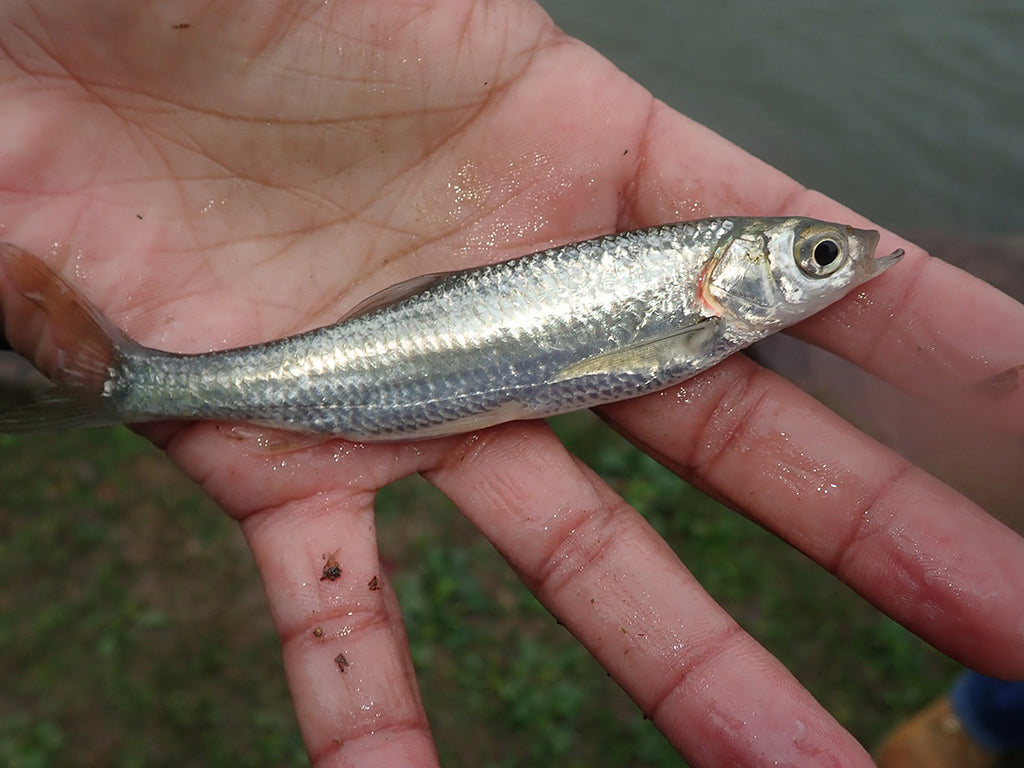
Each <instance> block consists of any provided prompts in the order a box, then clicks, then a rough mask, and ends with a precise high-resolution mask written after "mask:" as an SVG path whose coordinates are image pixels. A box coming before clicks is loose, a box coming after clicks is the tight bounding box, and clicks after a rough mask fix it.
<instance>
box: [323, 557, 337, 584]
mask: <svg viewBox="0 0 1024 768" xmlns="http://www.w3.org/2000/svg"><path fill="white" fill-rule="evenodd" d="M324 561H325V562H324V570H323V573H322V574H321V576H320V581H337V580H338V579H340V578H341V566H340V565H339V564H338V559H337V557H336V556H335V555H324Z"/></svg>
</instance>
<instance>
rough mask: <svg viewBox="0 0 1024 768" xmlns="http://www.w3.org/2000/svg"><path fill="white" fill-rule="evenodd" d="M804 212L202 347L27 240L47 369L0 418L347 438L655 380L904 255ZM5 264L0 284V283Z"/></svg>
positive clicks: (552, 254)
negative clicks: (140, 335) (130, 315)
mask: <svg viewBox="0 0 1024 768" xmlns="http://www.w3.org/2000/svg"><path fill="white" fill-rule="evenodd" d="M877 244H878V233H877V232H874V231H868V230H858V229H854V228H852V227H849V226H845V225H842V224H830V223H826V222H820V221H815V220H812V219H805V218H717V219H706V220H701V221H693V222H684V223H679V224H669V225H665V226H659V227H652V228H649V229H641V230H636V231H633V232H624V233H622V234H617V235H609V236H605V237H598V238H596V239H593V240H587V241H584V242H580V243H574V244H571V245H565V246H561V247H559V248H552V249H550V250H546V251H542V252H539V253H535V254H532V255H529V256H524V257H521V258H517V259H512V260H510V261H505V262H502V263H498V264H491V265H487V266H483V267H478V268H474V269H468V270H464V271H459V272H452V273H446V274H442V275H432V276H426V277H423V278H417V279H414V280H413V281H410V282H408V283H403V284H401V285H399V286H396V287H394V288H392V289H388V290H387V291H385V292H383V293H382V294H380V295H378V296H377V297H374V298H372V299H371V300H369V301H367V302H364V304H363V305H360V307H358V308H357V311H355V312H354V313H352V314H351V315H350V316H349V317H346V318H344V319H342V320H341V321H340V322H338V323H336V324H334V325H330V326H325V327H323V328H318V329H316V330H312V331H308V332H306V333H302V334H299V335H296V336H290V337H288V338H284V339H279V340H277V341H271V342H268V343H264V344H256V345H253V346H248V347H242V348H238V349H230V350H224V351H220V352H211V353H208V354H195V355H181V354H172V353H168V352H161V351H158V350H155V349H149V348H146V347H143V346H141V345H140V344H137V343H136V342H134V341H132V340H131V339H129V338H128V337H127V336H126V335H124V334H123V333H121V332H120V331H118V330H117V329H116V328H115V327H114V326H113V325H112V324H111V323H109V322H108V321H107V320H106V319H105V318H104V317H103V315H101V314H100V312H99V311H98V310H96V309H95V308H94V307H92V305H90V304H89V303H88V302H87V301H86V300H85V299H84V298H82V297H81V296H79V295H78V294H77V292H75V291H74V289H72V288H71V287H70V286H68V285H67V284H66V283H64V282H63V281H62V280H60V278H58V277H57V276H56V275H54V274H53V273H52V272H50V271H49V269H48V268H47V267H45V265H43V263H42V262H41V261H39V260H38V259H36V258H35V257H33V256H31V255H29V254H28V253H26V252H25V251H22V250H21V249H19V248H17V247H15V246H12V245H2V246H0V269H2V275H3V280H2V281H0V288H3V289H5V290H8V291H10V290H14V291H15V292H16V293H17V294H19V295H22V296H26V297H28V298H29V299H30V300H31V301H32V303H33V304H34V305H35V306H36V307H38V308H39V309H41V310H42V311H43V312H44V313H46V319H47V322H48V323H49V324H50V326H51V336H52V338H53V339H54V340H55V341H54V343H55V344H56V346H57V347H58V349H57V350H56V353H55V354H54V353H53V351H52V350H51V354H50V359H51V360H52V361H53V362H52V364H51V365H50V366H43V368H48V369H49V370H48V371H47V372H48V373H49V374H50V377H51V379H52V380H53V382H54V385H53V386H51V387H49V388H46V389H44V390H43V391H42V392H41V393H38V394H36V395H35V396H34V397H33V399H32V400H31V401H30V402H28V403H27V404H21V405H19V406H16V407H14V408H10V409H7V410H5V411H0V431H5V432H19V431H29V430H36V429H45V428H63V427H70V426H83V425H96V424H104V423H113V422H129V423H132V422H143V421H154V420H166V419H189V420H191V419H215V420H233V421H243V422H251V423H254V424H257V425H264V426H269V427H274V428H283V429H288V430H295V431H299V432H309V433H323V434H328V435H339V436H342V437H345V438H348V439H351V440H358V441H370V440H399V439H417V438H425V437H434V436H438V435H446V434H453V433H458V432H466V431H470V430H474V429H478V428H481V427H486V426H491V425H494V424H499V423H501V422H505V421H509V420H512V419H527V418H539V417H544V416H550V415H553V414H557V413H564V412H567V411H572V410H577V409H580V408H587V407H590V406H594V405H600V404H602V403H610V402H614V401H617V400H623V399H626V398H631V397H636V396H637V395H642V394H645V393H648V392H654V391H657V390H660V389H664V388H665V387H668V386H670V385H672V384H676V383H678V382H681V381H683V380H685V379H687V378H688V377H690V376H693V375H694V374H695V373H697V372H698V371H701V370H704V369H706V368H709V367H710V366H712V365H714V364H715V363H717V362H718V361H720V360H722V359H723V358H725V357H726V356H728V355H730V354H732V353H733V352H736V351H737V350H740V349H742V348H744V347H746V346H748V345H749V344H751V343H753V342H755V341H757V340H758V339H761V338H763V337H764V336H767V335H769V334H771V333H774V332H775V331H778V330H780V329H782V328H785V327H786V326H788V325H791V324H792V323H795V322H797V321H798V320H801V319H803V318H806V317H808V316H809V315H812V314H814V313H815V312H818V311H819V310H821V309H823V308H824V307H826V306H828V305H829V304H831V303H833V302H834V301H836V300H837V299H839V298H840V297H842V296H843V295H845V294H846V293H848V292H849V291H850V290H851V289H853V288H854V287H855V286H857V285H860V284H861V283H863V282H864V281H866V280H869V279H870V278H872V277H874V276H875V275H878V274H879V273H880V272H882V271H883V270H884V269H886V268H887V267H888V266H890V265H891V264H893V263H894V262H895V261H897V260H898V259H899V257H900V256H901V255H902V251H896V252H895V253H892V254H890V255H889V256H886V257H883V258H877V259H876V258H875V255H874V251H875V247H876V246H877ZM3 281H6V283H7V285H3Z"/></svg>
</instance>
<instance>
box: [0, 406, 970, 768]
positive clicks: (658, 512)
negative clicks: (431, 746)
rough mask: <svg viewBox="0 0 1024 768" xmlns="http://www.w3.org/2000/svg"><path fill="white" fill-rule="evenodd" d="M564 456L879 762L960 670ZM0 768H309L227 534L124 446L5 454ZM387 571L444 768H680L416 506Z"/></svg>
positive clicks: (654, 735)
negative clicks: (645, 524) (902, 724)
mask: <svg viewBox="0 0 1024 768" xmlns="http://www.w3.org/2000/svg"><path fill="white" fill-rule="evenodd" d="M557 428H558V429H559V431H560V433H561V434H562V435H563V437H564V439H565V440H566V442H567V444H569V445H570V447H571V448H572V449H573V450H574V452H576V453H577V454H578V455H580V456H581V457H583V458H584V459H585V460H586V461H587V462H588V463H589V464H590V465H591V466H593V467H595V469H597V470H598V472H599V473H600V474H601V475H602V476H603V477H605V478H606V479H607V480H608V482H610V483H611V484H612V486H613V487H615V488H616V489H617V490H618V491H619V492H620V493H622V494H623V495H624V496H625V497H626V498H627V499H629V500H630V501H631V502H633V503H634V504H635V505H637V506H638V507H639V508H640V509H641V511H642V512H643V513H644V514H645V515H646V516H647V518H648V519H649V520H650V521H651V523H652V524H653V525H654V526H655V527H656V528H657V529H658V530H659V531H660V532H661V533H662V534H663V535H664V536H665V537H666V539H667V540H668V541H669V542H670V544H671V545H672V546H673V547H674V548H675V550H676V551H677V552H678V553H679V554H680V556H681V557H682V558H683V560H684V562H686V564H687V565H688V567H689V568H690V569H691V570H692V571H693V572H694V573H695V574H696V575H697V577H698V578H699V579H700V580H701V582H702V583H703V584H704V585H705V587H706V588H707V589H708V590H709V591H710V592H711V594H712V595H714V596H715V597H716V599H718V600H719V601H720V602H722V603H723V605H725V606H726V607H727V609H728V610H729V611H730V612H731V613H732V615H733V616H735V617H736V618H737V620H739V621H740V623H741V624H742V625H743V626H744V628H746V629H747V630H748V631H749V632H751V633H752V634H753V635H754V636H755V637H757V638H758V639H759V640H760V641H761V642H763V643H764V644H765V645H766V646H767V647H768V648H769V649H770V650H771V651H772V652H773V653H775V654H776V655H778V656H779V657H780V658H781V659H782V660H783V662H784V663H785V664H786V665H787V666H788V667H789V668H790V669H792V670H793V671H794V673H795V674H796V675H797V676H798V677H799V678H800V679H801V680H802V681H803V683H804V684H805V685H806V686H807V687H808V688H809V689H810V690H811V691H812V693H814V694H815V695H816V696H817V697H818V699H819V700H820V701H821V702H822V703H823V704H824V705H825V706H826V707H828V708H829V710H830V711H832V712H833V713H834V714H835V715H836V716H837V717H838V718H839V720H840V721H841V722H842V723H843V724H844V725H845V726H846V727H848V728H849V729H850V730H851V731H852V732H853V733H854V734H855V735H856V736H857V737H858V738H860V739H861V740H862V741H863V742H865V743H866V744H871V743H873V742H875V741H876V740H877V739H878V738H879V737H880V736H881V735H882V733H883V732H884V731H885V730H886V729H887V728H888V727H890V726H891V724H892V723H893V722H894V721H895V720H897V719H898V718H899V717H901V716H903V715H905V714H908V713H909V712H911V711H913V710H914V709H915V708H916V707H918V706H920V705H922V704H924V703H926V702H927V701H928V700H930V699H931V698H932V697H933V696H935V695H937V694H939V693H940V692H942V691H943V690H944V688H945V686H946V685H947V683H948V682H949V679H950V678H951V676H952V675H953V674H954V671H955V669H956V667H955V665H953V664H952V663H951V662H949V661H948V660H946V659H945V658H943V657H942V656H941V655H939V654H937V653H936V652H935V651H933V650H931V649H930V648H928V647H927V646H926V645H924V644H923V643H922V642H921V641H919V640H918V639H916V638H915V637H913V636H912V635H910V634H909V633H907V632H906V631H904V630H903V629H902V628H900V627H898V626H897V625H895V624H893V623H892V622H891V621H889V620H888V619H885V618H884V617H882V616H880V615H879V614H878V613H877V612H876V611H875V610H874V609H872V608H871V607H870V606H867V605H866V604H865V603H864V602H863V601H862V600H861V599H860V598H858V597H857V596H856V595H854V594H852V593H851V592H850V591H849V590H847V589H846V588H845V587H843V586H842V585H840V584H838V583H837V582H836V581H835V580H834V579H832V577H830V576H828V575H827V574H824V573H823V572H822V571H820V569H818V568H817V567H815V566H814V565H813V564H812V563H810V562H808V561H807V560H806V559H805V558H804V557H803V556H801V555H800V554H799V553H796V552H794V551H792V550H791V549H789V548H788V547H787V546H785V545H783V544H781V543H780V542H779V541H778V540H776V539H775V538H774V537H772V536H771V535H769V534H767V533H766V532H764V531H763V530H761V529H760V528H758V527H757V526H755V525H753V524H752V523H750V522H749V521H747V520H745V519H743V518H741V517H740V516H738V515H736V514H734V513H732V512H730V511H728V510H726V509H724V508H722V507H720V506H719V505H717V504H715V503H714V502H711V501H709V500H708V499H707V498H706V497H704V496H703V495H701V494H700V493H698V492H696V491H695V490H694V489H692V488H690V487H689V486H687V485H685V484H683V483H681V482H680V481H679V480H678V479H677V478H675V477H674V476H672V475H671V474H669V473H668V472H667V471H665V470H664V469H662V468H661V467H660V466H658V465H657V464H655V463H654V462H653V461H651V460H650V459H648V458H646V457H644V456H643V455H642V454H640V453H639V452H637V451H635V450H633V449H632V448H629V447H627V446H626V445H625V444H624V443H623V442H622V441H621V440H620V439H619V438H618V437H617V436H615V435H614V434H612V433H611V432H610V431H608V430H606V429H604V428H602V427H600V426H599V425H595V424H594V423H593V420H592V419H591V418H589V417H588V416H586V415H582V416H576V417H571V418H567V419H561V420H559V421H558V423H557ZM0 489H2V490H0V585H2V586H0V680H2V681H3V683H2V686H0V764H2V765H5V766H12V767H16V766H48V765H54V764H59V763H66V762H67V761H68V759H69V756H73V757H74V761H73V762H74V763H75V764H78V765H83V766H100V765H102V766H136V765H147V766H161V765H168V766H170V765H174V766H191V765H219V764H231V765H247V766H289V765H305V764H306V759H305V754H304V751H303V749H302V746H301V741H300V739H299V736H298V730H297V726H296V724H295V718H294V714H293V713H292V710H291V702H290V699H289V697H288V693H287V689H286V687H285V683H284V676H283V672H282V669H281V663H280V656H279V650H278V647H277V641H276V638H275V635H274V632H273V629H272V627H271V625H270V621H269V617H268V616H267V612H266V606H265V601H264V598H263V592H262V587H261V584H260V581H259V576H258V574H257V573H256V571H255V568H254V567H253V565H252V562H251V559H250V557H249V555H248V552H247V551H246V549H245V545H244V543H243V542H242V540H241V537H240V535H239V534H238V532H237V530H236V528H235V526H234V524H232V523H230V522H229V521H228V520H227V519H226V518H225V517H224V516H222V515H221V514H220V513H219V512H218V511H217V510H216V509H215V508H213V506H212V505H211V504H210V503H209V502H207V501H206V500H205V499H204V498H203V497H202V496H201V495H200V494H199V493H198V491H197V490H196V489H195V488H194V487H193V486H192V484H191V483H190V482H188V481H187V480H186V479H184V478H183V477H182V476H181V475H180V474H179V473H178V472H177V471H176V470H175V469H174V468H173V467H172V466H171V465H170V464H169V462H168V461H167V460H166V459H165V458H164V457H163V456H161V455H160V454H159V453H157V452H156V451H155V450H153V449H152V448H150V447H149V446H148V445H146V444H145V443H144V442H142V441H141V440H139V439H137V438H135V437H134V436H133V435H131V434H130V433H129V432H127V431H126V430H123V429H109V430H98V431H89V432H75V433H66V434H57V435H42V436H32V437H25V438H13V437H0ZM377 509H378V516H379V526H378V527H379V530H380V536H381V553H382V557H383V558H384V560H385V565H386V567H387V568H388V572H389V574H390V576H391V578H392V580H393V582H394V584H395V586H396V589H397V591H398V594H399V597H400V599H401V601H402V607H403V613H404V616H405V620H406V623H407V628H408V631H409V635H410V639H411V642H412V647H413V658H414V661H415V663H416V667H417V670H418V672H419V676H420V683H421V687H422V689H423V696H424V700H425V702H426V706H427V711H428V714H429V715H430V718H431V722H432V724H433V726H434V730H435V735H436V737H437V742H438V749H439V750H440V753H441V757H442V761H443V763H444V764H445V765H449V766H461V765H467V766H469V765H472V766H493V767H495V768H498V767H501V768H506V767H507V768H511V767H512V766H534V765H541V764H557V765H560V766H584V765H587V766H592V765H601V766H627V765H628V766H679V765H682V761H681V760H680V759H679V758H678V756H676V755H675V753H674V752H673V751H672V750H671V748H670V747H669V746H668V745H667V743H666V742H665V741H664V739H663V738H662V737H661V735H660V734H659V733H658V732H657V730H656V729H655V728H654V727H653V726H652V725H651V724H650V723H649V722H647V721H645V720H644V719H643V718H642V717H641V716H640V713H639V711H638V710H637V708H636V707H635V706H634V705H633V704H632V703H631V702H630V701H629V700H628V698H626V697H625V695H624V694H622V692H621V691H620V690H619V689H618V688H617V686H615V684H614V683H613V682H612V681H611V680H610V679H609V678H608V677H607V676H606V675H605V673H604V671H603V670H602V669H601V668H600V667H599V666H598V665H597V663H596V662H594V661H593V659H591V658H590V656H589V655H588V654H587V653H586V652H585V651H583V650H582V649H581V648H580V647H579V645H578V644H577V643H576V642H575V640H573V638H572V637H571V636H570V635H569V634H568V632H566V631H565V630H564V629H563V628H562V627H561V626H559V625H558V624H557V623H556V622H555V621H554V620H553V619H552V618H551V617H550V616H549V615H548V614H547V613H546V612H545V611H544V610H543V609H542V608H541V607H540V606H539V605H538V603H537V602H536V600H534V598H533V597H532V596H531V595H530V594H529V592H527V591H526V590H525V588H523V587H522V585H521V584H520V583H519V582H518V580H517V579H516V578H515V576H514V575H513V574H512V572H511V570H510V569H509V568H508V566H507V565H506V564H505V563H504V561H502V559H501V558H500V557H499V556H498V555H497V554H496V553H495V552H494V551H493V549H492V548H491V547H490V545H489V544H488V543H487V542H486V541H485V540H483V539H482V538H481V537H480V536H479V534H478V533H477V532H476V531H475V529H473V528H472V527H471V526H470V525H469V524H468V523H467V522H466V521H465V520H464V519H463V518H462V517H461V516H460V515H459V514H458V513H457V511H455V510H454V509H453V508H452V507H451V505H450V504H449V503H448V502H447V501H445V500H444V499H443V498H442V497H441V496H440V495H439V494H437V493H436V492H435V491H433V490H432V489H431V488H429V487H428V486H427V485H426V484H425V483H424V482H422V481H420V480H417V479H409V480H406V481H403V482H401V483H398V484H396V485H394V486H392V487H390V488H388V489H386V490H385V491H384V492H382V494H381V495H380V497H379V499H378V504H377Z"/></svg>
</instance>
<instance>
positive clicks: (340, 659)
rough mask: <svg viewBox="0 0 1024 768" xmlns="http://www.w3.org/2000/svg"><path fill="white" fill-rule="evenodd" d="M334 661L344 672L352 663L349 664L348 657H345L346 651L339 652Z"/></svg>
mask: <svg viewBox="0 0 1024 768" xmlns="http://www.w3.org/2000/svg"><path fill="white" fill-rule="evenodd" d="M334 663H335V664H337V665H338V669H340V670H341V671H342V672H344V671H345V670H346V669H348V668H349V667H350V666H351V664H349V661H348V659H346V658H345V654H344V653H339V654H338V655H337V656H335V657H334Z"/></svg>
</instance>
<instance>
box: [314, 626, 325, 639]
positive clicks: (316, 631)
mask: <svg viewBox="0 0 1024 768" xmlns="http://www.w3.org/2000/svg"><path fill="white" fill-rule="evenodd" d="M323 636H324V631H323V629H321V628H320V627H317V628H316V629H314V630H313V637H323Z"/></svg>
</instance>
